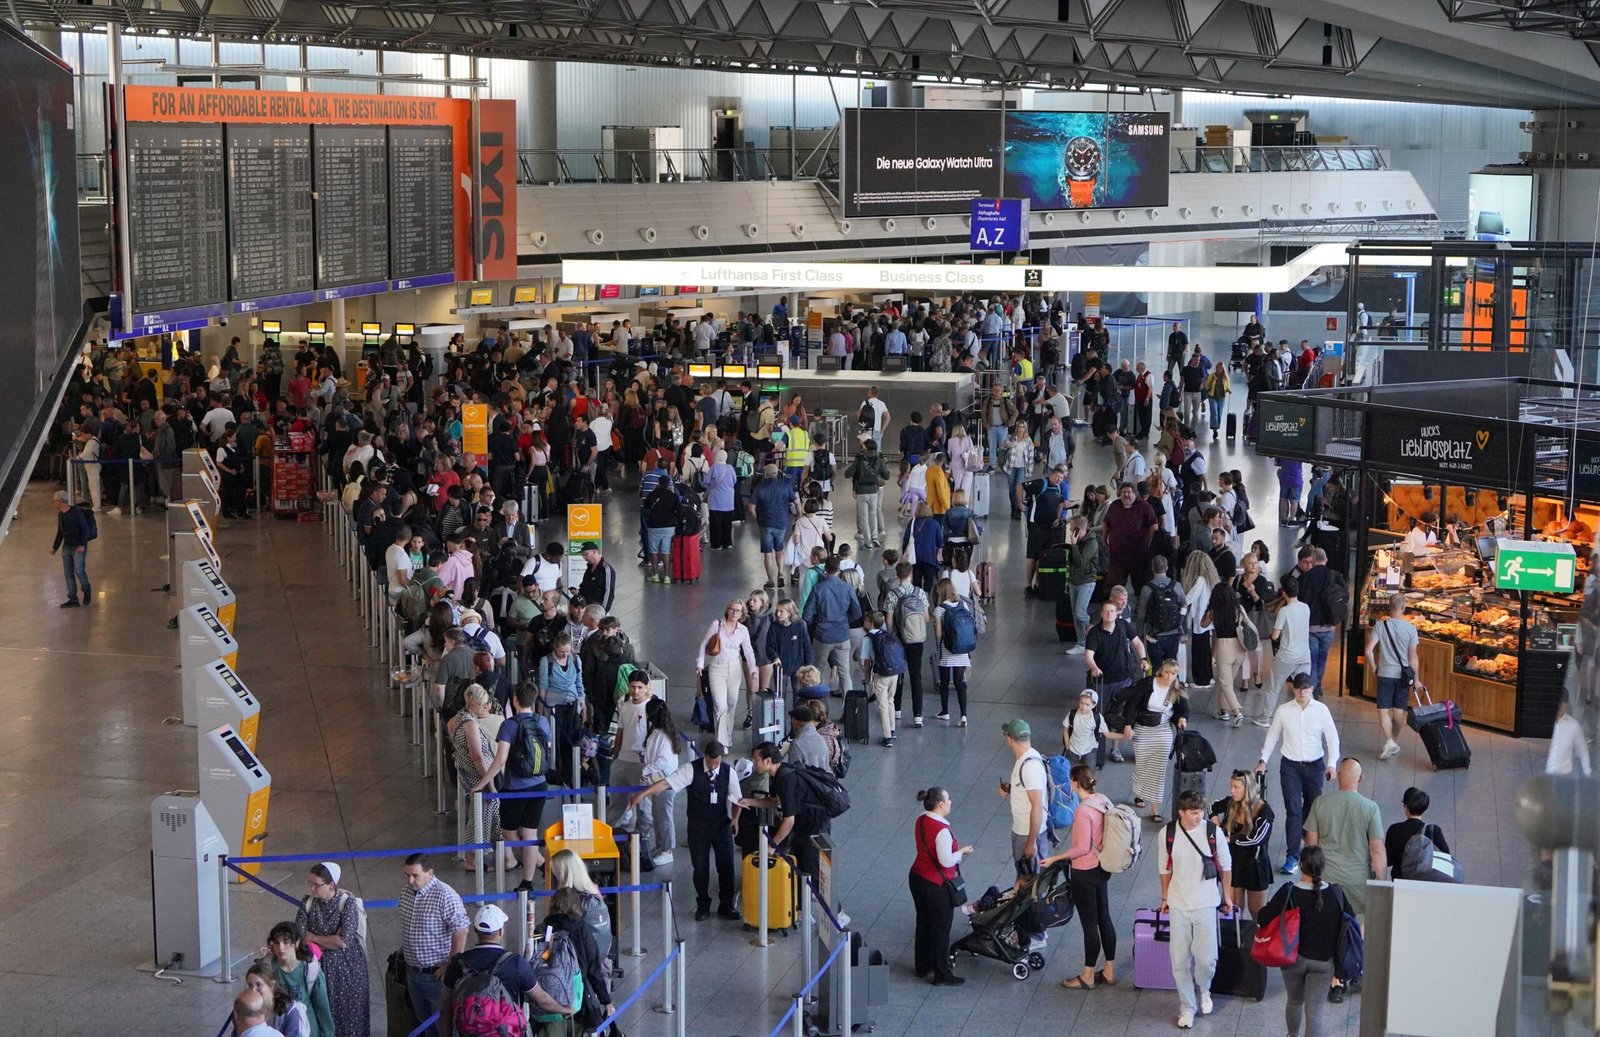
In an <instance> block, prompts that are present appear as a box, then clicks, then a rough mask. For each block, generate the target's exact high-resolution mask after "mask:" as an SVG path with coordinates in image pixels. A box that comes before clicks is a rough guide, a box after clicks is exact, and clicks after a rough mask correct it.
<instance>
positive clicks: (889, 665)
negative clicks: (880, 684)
mask: <svg viewBox="0 0 1600 1037" xmlns="http://www.w3.org/2000/svg"><path fill="white" fill-rule="evenodd" d="M867 636H868V637H870V638H872V675H873V676H874V677H897V676H899V675H900V674H902V673H905V672H906V648H905V645H903V644H901V643H900V639H899V638H898V637H895V636H894V631H892V630H890V629H889V628H888V627H879V628H878V629H877V630H874V631H872V633H870V634H868V635H867Z"/></svg>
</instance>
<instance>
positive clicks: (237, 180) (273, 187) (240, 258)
mask: <svg viewBox="0 0 1600 1037" xmlns="http://www.w3.org/2000/svg"><path fill="white" fill-rule="evenodd" d="M227 141H228V257H229V274H230V283H231V290H230V294H229V298H232V299H259V298H262V297H263V296H272V295H287V294H290V293H293V292H308V291H310V290H311V288H312V283H311V269H312V250H313V248H314V246H315V241H314V240H313V237H312V220H311V127H310V126H287V125H272V124H267V125H259V126H258V125H230V126H229V127H228V131H227ZM135 297H137V294H136V295H135ZM141 305H143V303H142V301H141Z"/></svg>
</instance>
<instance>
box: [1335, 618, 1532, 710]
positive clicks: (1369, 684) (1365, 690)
mask: <svg viewBox="0 0 1600 1037" xmlns="http://www.w3.org/2000/svg"><path fill="white" fill-rule="evenodd" d="M1461 647H1462V646H1461V645H1459V644H1457V643H1455V642H1453V641H1440V640H1436V639H1434V638H1431V637H1422V638H1420V639H1419V640H1418V644H1417V679H1418V680H1420V681H1421V682H1422V686H1423V687H1425V688H1427V689H1428V693H1429V694H1430V695H1432V696H1433V699H1434V701H1435V702H1438V701H1442V700H1444V699H1454V700H1455V701H1456V703H1457V704H1459V705H1460V706H1461V716H1462V717H1463V718H1464V719H1465V720H1467V721H1468V722H1469V723H1473V724H1482V725H1483V726H1485V727H1493V728H1498V729H1500V730H1502V731H1512V730H1515V728H1516V721H1517V717H1516V712H1517V708H1516V707H1517V683H1516V671H1515V669H1512V670H1511V676H1510V679H1509V680H1508V681H1501V680H1494V679H1492V678H1490V677H1487V676H1484V675H1483V674H1480V673H1471V672H1469V673H1463V672H1460V671H1459V670H1458V669H1457V664H1456V661H1457V654H1458V653H1459V652H1460V650H1461ZM1509 658H1510V659H1511V662H1512V665H1513V666H1514V665H1515V661H1516V656H1515V654H1512V655H1510V656H1509ZM1362 670H1363V671H1364V672H1363V674H1362V695H1363V696H1364V697H1366V698H1368V699H1376V698H1377V697H1378V682H1377V677H1376V676H1375V674H1374V672H1373V669H1372V667H1370V666H1366V665H1365V660H1363V666H1362Z"/></svg>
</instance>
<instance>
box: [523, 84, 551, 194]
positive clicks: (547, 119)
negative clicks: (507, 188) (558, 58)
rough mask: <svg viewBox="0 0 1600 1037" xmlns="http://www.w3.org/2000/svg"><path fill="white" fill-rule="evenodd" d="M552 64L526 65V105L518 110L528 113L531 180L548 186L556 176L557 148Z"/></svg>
mask: <svg viewBox="0 0 1600 1037" xmlns="http://www.w3.org/2000/svg"><path fill="white" fill-rule="evenodd" d="M557 101H558V98H557V96H556V63H555V62H554V61H549V60H542V61H530V62H528V103H527V105H526V106H519V107H521V108H522V110H524V111H526V112H527V113H528V123H527V126H526V127H525V128H526V130H527V141H528V143H527V147H528V148H530V149H531V150H533V151H534V152H535V154H534V155H533V161H532V162H531V163H530V164H529V165H530V166H531V169H532V173H533V179H534V180H536V181H538V182H539V183H552V182H554V181H555V180H556V179H557V177H558V175H559V169H558V166H557V165H556V157H555V150H556V148H558V147H560V144H558V143H557V139H556V126H557V119H556V108H557Z"/></svg>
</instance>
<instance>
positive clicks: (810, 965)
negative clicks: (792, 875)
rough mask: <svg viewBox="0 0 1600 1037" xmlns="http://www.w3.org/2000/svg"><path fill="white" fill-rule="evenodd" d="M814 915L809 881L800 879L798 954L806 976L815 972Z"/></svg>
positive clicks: (813, 974)
mask: <svg viewBox="0 0 1600 1037" xmlns="http://www.w3.org/2000/svg"><path fill="white" fill-rule="evenodd" d="M816 924H817V918H816V915H814V914H813V913H812V911H811V883H810V881H808V880H807V879H804V878H802V879H801V880H800V955H801V960H802V962H803V964H804V967H803V968H802V970H801V971H802V973H803V974H804V975H806V976H815V975H816V974H817V945H816V933H815V931H814V930H815V927H816Z"/></svg>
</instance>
